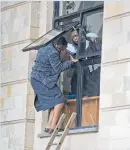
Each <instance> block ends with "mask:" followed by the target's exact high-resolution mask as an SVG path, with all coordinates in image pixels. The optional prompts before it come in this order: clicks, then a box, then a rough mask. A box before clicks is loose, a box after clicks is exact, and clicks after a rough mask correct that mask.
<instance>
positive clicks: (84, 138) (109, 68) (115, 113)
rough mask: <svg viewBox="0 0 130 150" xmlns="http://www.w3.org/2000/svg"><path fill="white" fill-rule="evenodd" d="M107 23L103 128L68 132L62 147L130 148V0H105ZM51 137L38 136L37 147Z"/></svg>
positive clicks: (84, 149) (66, 149) (69, 149)
mask: <svg viewBox="0 0 130 150" xmlns="http://www.w3.org/2000/svg"><path fill="white" fill-rule="evenodd" d="M103 25H104V28H103V53H102V71H101V99H100V116H99V118H100V123H99V132H98V133H86V134H80V135H78V134H77V135H71V136H67V138H66V140H65V142H64V144H63V146H62V148H61V149H62V150H79V149H82V150H87V149H88V150H129V149H130V143H129V141H130V71H129V70H130V63H129V61H130V59H129V58H130V52H129V50H130V2H129V0H125V1H119V2H105V7H104V24H103ZM58 139H59V137H57V140H58ZM48 140H49V138H43V139H39V140H37V149H35V150H42V149H45V147H46V145H47V142H48ZM43 143H44V144H43ZM52 149H55V147H54V148H52Z"/></svg>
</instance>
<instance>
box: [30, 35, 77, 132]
mask: <svg viewBox="0 0 130 150" xmlns="http://www.w3.org/2000/svg"><path fill="white" fill-rule="evenodd" d="M66 47H67V41H66V39H65V38H64V37H60V38H59V39H58V40H57V42H56V44H49V45H47V46H46V47H42V48H40V49H39V50H38V53H37V56H36V60H35V64H34V66H33V67H32V72H31V80H30V82H31V85H32V88H33V90H34V93H35V100H34V106H35V109H36V110H37V111H46V110H49V109H51V111H52V113H51V115H50V118H49V121H48V126H47V127H46V128H45V132H47V133H49V134H51V133H52V132H53V131H54V129H55V127H56V125H57V122H58V120H59V118H60V115H61V111H62V108H63V106H64V103H65V98H64V96H63V93H62V92H61V90H60V88H59V87H58V85H57V81H58V79H59V77H60V74H61V72H63V71H64V70H66V69H68V68H70V67H71V66H72V65H73V64H74V63H75V62H76V61H77V60H76V59H74V58H73V57H72V56H70V60H66V56H67V55H66ZM67 57H68V56H67Z"/></svg>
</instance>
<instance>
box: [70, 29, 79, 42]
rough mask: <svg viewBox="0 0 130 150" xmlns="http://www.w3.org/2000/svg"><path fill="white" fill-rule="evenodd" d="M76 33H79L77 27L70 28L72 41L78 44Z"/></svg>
mask: <svg viewBox="0 0 130 150" xmlns="http://www.w3.org/2000/svg"><path fill="white" fill-rule="evenodd" d="M78 34H79V30H78V29H75V28H73V29H72V30H71V37H72V42H74V43H75V44H78Z"/></svg>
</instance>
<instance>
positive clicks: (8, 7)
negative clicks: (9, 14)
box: [1, 1, 32, 11]
mask: <svg viewBox="0 0 130 150" xmlns="http://www.w3.org/2000/svg"><path fill="white" fill-rule="evenodd" d="M31 2H32V1H22V2H17V3H14V4H11V5H8V6H5V7H2V6H1V7H2V8H1V11H5V10H8V9H12V8H15V7H18V6H21V5H25V4H29V3H31Z"/></svg>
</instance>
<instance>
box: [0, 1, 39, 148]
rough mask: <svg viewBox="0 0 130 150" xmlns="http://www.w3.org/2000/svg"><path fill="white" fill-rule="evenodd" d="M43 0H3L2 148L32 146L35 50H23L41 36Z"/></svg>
mask: <svg viewBox="0 0 130 150" xmlns="http://www.w3.org/2000/svg"><path fill="white" fill-rule="evenodd" d="M39 8H40V3H39V2H31V1H30V2H29V1H20V2H18V1H16V2H13V1H12V2H2V4H1V17H2V18H1V20H2V22H1V95H0V123H1V133H0V134H1V137H2V140H1V145H0V149H1V150H32V148H33V137H34V122H35V112H34V108H33V97H34V96H33V91H32V89H31V87H30V84H29V71H30V65H31V62H32V59H33V58H32V57H31V53H29V52H26V53H23V52H22V51H21V50H22V48H24V47H25V46H26V45H28V44H29V43H30V42H32V41H33V40H34V39H36V38H38V36H39Z"/></svg>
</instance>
